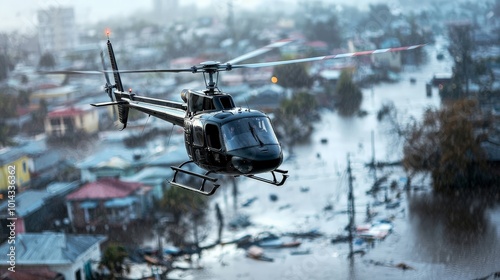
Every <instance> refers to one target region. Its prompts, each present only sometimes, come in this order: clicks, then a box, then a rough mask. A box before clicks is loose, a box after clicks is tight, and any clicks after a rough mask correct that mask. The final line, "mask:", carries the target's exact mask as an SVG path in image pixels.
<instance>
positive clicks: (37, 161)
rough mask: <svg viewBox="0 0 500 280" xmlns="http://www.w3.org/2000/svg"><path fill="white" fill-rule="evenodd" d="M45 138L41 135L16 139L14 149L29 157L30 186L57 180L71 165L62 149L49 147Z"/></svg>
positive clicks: (40, 185) (35, 186)
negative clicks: (27, 138)
mask: <svg viewBox="0 0 500 280" xmlns="http://www.w3.org/2000/svg"><path fill="white" fill-rule="evenodd" d="M45 140H46V137H45V135H43V136H41V137H40V136H38V137H36V138H35V139H29V140H18V141H17V142H18V146H17V147H16V149H18V150H20V151H21V152H23V153H25V154H26V155H27V156H28V157H29V164H28V169H29V173H30V187H31V188H36V189H40V188H43V187H45V186H46V185H47V184H48V183H49V182H54V181H57V180H58V179H57V178H61V176H62V175H65V171H67V170H68V169H69V168H71V166H72V164H71V163H70V162H69V160H68V159H67V156H66V154H64V152H63V151H61V150H59V149H57V148H50V149H49V147H48V146H47V144H46V141H45ZM66 175H68V174H66ZM65 179H67V178H65ZM59 180H60V179H59Z"/></svg>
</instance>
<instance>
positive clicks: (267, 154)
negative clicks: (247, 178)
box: [231, 145, 283, 174]
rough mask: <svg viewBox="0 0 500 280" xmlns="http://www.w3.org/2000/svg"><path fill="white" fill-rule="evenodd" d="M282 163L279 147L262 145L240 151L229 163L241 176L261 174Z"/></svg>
mask: <svg viewBox="0 0 500 280" xmlns="http://www.w3.org/2000/svg"><path fill="white" fill-rule="evenodd" d="M282 162H283V153H282V152H281V147H280V146H279V145H263V146H259V147H250V148H246V149H243V150H240V152H239V153H238V155H235V156H233V158H232V160H231V163H232V164H233V166H234V167H235V168H236V169H238V170H239V171H240V172H241V173H243V174H248V173H262V172H267V171H272V170H274V169H276V168H278V167H279V166H280V165H281V163H282Z"/></svg>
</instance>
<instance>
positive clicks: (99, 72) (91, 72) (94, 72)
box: [39, 68, 193, 75]
mask: <svg viewBox="0 0 500 280" xmlns="http://www.w3.org/2000/svg"><path fill="white" fill-rule="evenodd" d="M180 72H193V68H182V69H144V70H118V71H113V70H60V71H40V72H39V73H41V74H69V75H74V74H76V75H102V74H103V73H104V74H106V73H120V74H127V73H180Z"/></svg>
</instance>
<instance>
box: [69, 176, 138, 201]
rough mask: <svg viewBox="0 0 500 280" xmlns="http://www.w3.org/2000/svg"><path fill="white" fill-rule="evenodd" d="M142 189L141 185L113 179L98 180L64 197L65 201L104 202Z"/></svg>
mask: <svg viewBox="0 0 500 280" xmlns="http://www.w3.org/2000/svg"><path fill="white" fill-rule="evenodd" d="M142 187H144V185H143V184H141V183H136V182H124V181H121V180H118V179H114V178H105V179H100V180H98V181H95V182H91V183H87V184H85V185H83V186H82V187H81V188H79V189H78V190H76V191H74V192H72V193H70V194H69V195H68V196H66V199H67V200H87V199H90V200H92V199H95V200H104V199H110V198H117V197H126V196H129V195H131V194H132V193H133V192H135V191H136V190H139V189H140V188H142Z"/></svg>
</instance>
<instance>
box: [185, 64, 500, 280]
mask: <svg viewBox="0 0 500 280" xmlns="http://www.w3.org/2000/svg"><path fill="white" fill-rule="evenodd" d="M433 58H434V56H433V57H431V58H430V59H431V63H429V64H428V65H426V66H423V67H421V68H419V69H408V70H407V71H405V73H403V74H402V77H401V81H400V82H399V83H394V84H381V85H377V86H375V87H374V88H373V89H365V90H364V99H363V104H362V107H363V109H364V110H366V111H367V112H368V115H367V116H365V117H353V118H348V119H346V118H341V117H339V116H338V115H337V114H336V113H335V112H322V120H321V122H320V123H318V125H317V126H316V129H315V132H314V134H313V135H312V136H311V143H309V144H307V145H303V146H297V147H294V150H293V154H292V156H290V157H289V159H287V160H286V161H285V163H284V164H283V165H282V169H285V170H288V171H289V174H290V178H289V179H288V181H287V183H286V184H285V185H284V186H282V187H272V186H269V185H266V184H262V183H258V182H255V181H253V180H249V179H239V180H238V187H239V196H238V202H237V204H236V207H235V205H234V203H233V199H232V195H231V192H232V189H231V186H230V185H227V186H224V187H223V188H221V189H220V191H219V194H218V196H216V197H215V199H214V203H215V202H217V203H219V205H220V206H221V210H222V212H223V213H224V215H225V221H226V225H227V221H229V220H231V218H233V217H235V216H237V215H248V216H249V217H250V221H251V222H252V225H251V226H250V227H247V228H244V229H238V230H234V231H228V230H227V229H225V233H224V238H223V239H224V240H234V239H236V238H238V237H241V236H243V235H245V234H252V235H254V234H257V233H259V232H263V231H270V232H273V233H275V234H283V233H287V232H306V231H310V230H312V229H316V230H318V231H319V232H321V233H323V236H321V237H319V238H316V239H298V240H299V241H301V242H302V244H301V245H300V246H299V247H298V248H282V249H265V255H266V256H267V257H270V258H272V259H274V261H273V262H264V261H258V260H254V259H250V258H247V257H246V256H245V251H244V250H243V249H238V248H236V245H219V246H217V247H215V248H213V249H210V250H207V251H204V252H203V254H202V257H201V260H199V265H200V266H202V267H203V269H200V270H191V271H186V272H183V274H182V278H185V279H475V278H479V277H485V276H488V275H490V274H492V273H494V272H496V271H500V265H499V264H500V206H499V205H498V199H496V201H497V202H496V203H497V204H495V202H491V203H486V202H485V201H483V200H480V199H471V198H469V199H461V198H456V199H449V198H448V199H444V198H438V197H436V196H435V195H433V194H431V193H429V192H426V191H410V192H406V191H404V190H403V186H404V182H406V181H405V180H406V177H405V174H404V172H403V171H402V170H401V168H400V167H393V168H386V169H383V170H378V171H377V174H378V178H380V176H382V175H388V181H387V185H389V183H391V182H392V181H394V182H395V183H396V184H397V188H394V189H391V190H390V191H388V192H387V193H386V194H385V196H388V198H389V199H393V200H397V201H398V202H400V204H399V206H398V207H395V208H391V209H387V208H388V207H386V205H385V204H380V203H377V202H380V200H383V198H381V196H380V195H379V196H376V197H375V196H371V195H367V194H366V191H367V190H369V189H370V188H371V186H372V185H373V182H374V174H373V173H372V172H371V171H370V170H369V168H367V167H365V164H366V163H369V162H370V161H371V158H372V148H371V135H372V131H373V134H374V136H375V137H374V138H375V157H376V160H377V161H392V160H398V159H400V158H401V148H400V147H399V146H398V145H397V141H395V139H393V137H391V136H389V135H388V133H387V131H388V129H389V127H388V126H387V124H384V123H383V122H378V121H377V118H376V113H377V111H378V110H379V108H380V106H381V104H383V103H384V102H387V101H392V102H394V104H395V105H396V107H397V108H398V109H399V111H400V112H401V116H404V117H409V116H413V117H415V118H417V119H418V118H420V117H421V115H422V113H423V111H424V110H425V108H427V107H428V106H439V104H440V100H439V96H438V94H437V92H436V89H434V94H433V95H432V97H427V96H426V93H425V83H426V82H427V81H429V79H430V78H431V77H432V74H433V73H435V72H442V71H443V70H449V68H448V69H446V68H447V67H449V64H446V62H436V61H435V60H433ZM410 77H412V78H415V79H416V82H415V83H410V82H409V78H410ZM321 139H326V140H327V143H322V142H321ZM348 153H349V154H350V157H351V164H352V170H353V176H354V177H355V180H354V184H353V187H354V197H355V210H356V224H357V225H361V224H363V223H365V218H366V209H367V205H370V207H371V210H372V211H375V212H378V214H377V215H376V216H375V217H374V220H377V219H391V220H392V225H393V230H392V232H391V233H390V234H389V235H388V236H387V237H386V238H385V239H384V240H381V241H375V242H374V243H373V244H371V245H370V244H363V246H366V247H364V248H367V249H366V254H365V255H358V254H357V255H355V256H354V258H353V259H349V258H348V254H349V246H348V244H347V243H336V244H332V242H331V238H332V237H334V236H336V235H337V234H342V233H345V231H344V228H345V226H346V225H347V223H348V218H347V214H346V210H347V193H348V191H347V190H348V180H347V174H346V167H347V154H348ZM414 184H418V185H421V186H423V187H424V188H427V189H428V188H429V182H428V180H417V181H414ZM271 195H276V199H274V200H273V199H270V196H271ZM382 196H384V195H382ZM249 199H251V200H252V201H253V202H252V203H251V204H250V205H249V206H247V207H243V206H242V204H243V203H244V202H246V201H248V200H249ZM210 218H214V217H210ZM214 219H215V218H214ZM215 228H216V222H213V223H212V225H211V229H212V232H215V231H216V229H215ZM208 243H210V242H208ZM398 266H399V267H398ZM403 266H406V268H407V269H401V267H403ZM491 279H492V278H491Z"/></svg>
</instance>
